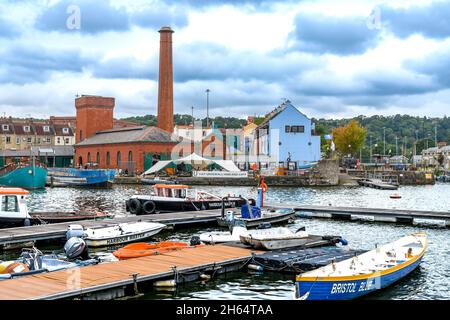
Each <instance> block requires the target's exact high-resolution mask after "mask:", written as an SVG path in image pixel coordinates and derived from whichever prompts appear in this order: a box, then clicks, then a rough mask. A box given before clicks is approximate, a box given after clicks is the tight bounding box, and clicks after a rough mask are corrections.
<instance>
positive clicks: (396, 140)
mask: <svg viewBox="0 0 450 320" xmlns="http://www.w3.org/2000/svg"><path fill="white" fill-rule="evenodd" d="M395 155H396V156H398V137H397V136H396V137H395Z"/></svg>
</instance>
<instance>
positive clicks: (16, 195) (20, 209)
mask: <svg viewBox="0 0 450 320" xmlns="http://www.w3.org/2000/svg"><path fill="white" fill-rule="evenodd" d="M28 195H29V192H28V191H27V190H25V189H22V188H3V187H0V200H1V202H0V203H1V206H0V226H4V225H6V226H11V225H30V224H42V223H57V222H71V221H78V220H87V219H104V218H112V217H114V215H113V214H110V213H107V212H58V211H55V212H28V208H27V203H26V197H27V196H28Z"/></svg>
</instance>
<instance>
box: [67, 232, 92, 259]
mask: <svg viewBox="0 0 450 320" xmlns="http://www.w3.org/2000/svg"><path fill="white" fill-rule="evenodd" d="M64 253H65V254H66V256H67V259H68V260H76V259H81V260H88V259H91V257H89V252H88V246H87V245H86V242H84V240H83V239H81V238H77V237H72V238H70V239H69V240H67V242H66V244H65V245H64Z"/></svg>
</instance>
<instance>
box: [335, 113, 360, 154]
mask: <svg viewBox="0 0 450 320" xmlns="http://www.w3.org/2000/svg"><path fill="white" fill-rule="evenodd" d="M366 134H367V130H366V129H365V128H363V127H361V126H360V125H359V122H358V121H357V120H352V121H350V123H349V124H347V125H346V126H343V127H338V128H335V129H333V141H334V143H335V146H336V151H337V152H338V153H339V154H340V155H341V156H344V155H347V154H350V155H355V154H356V152H358V151H359V149H361V147H362V145H363V144H364V141H365V139H366Z"/></svg>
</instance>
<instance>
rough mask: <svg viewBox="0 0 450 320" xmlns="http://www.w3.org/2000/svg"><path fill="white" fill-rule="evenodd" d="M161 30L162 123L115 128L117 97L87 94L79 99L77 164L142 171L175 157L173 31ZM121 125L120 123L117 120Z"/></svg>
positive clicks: (160, 109) (77, 110)
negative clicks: (114, 116) (149, 125)
mask: <svg viewBox="0 0 450 320" xmlns="http://www.w3.org/2000/svg"><path fill="white" fill-rule="evenodd" d="M159 32H160V39H161V41H160V46H161V47H160V64H159V87H158V127H148V126H134V127H130V126H127V127H125V128H114V126H115V121H114V118H113V113H114V106H115V99H114V98H112V97H101V96H87V95H83V96H81V97H78V98H76V99H75V108H76V112H77V115H76V141H77V143H76V145H75V164H76V165H77V166H83V167H97V168H110V169H122V170H123V171H128V172H129V173H142V172H144V171H145V170H146V169H148V168H150V167H151V166H152V165H153V164H154V163H155V162H157V161H158V160H165V159H170V158H171V152H172V149H173V148H174V147H175V146H176V145H177V144H178V139H177V136H176V135H173V134H172V132H173V129H174V127H173V75H172V33H173V31H172V30H171V29H170V28H169V27H163V28H161V30H159ZM116 125H117V123H116Z"/></svg>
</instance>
